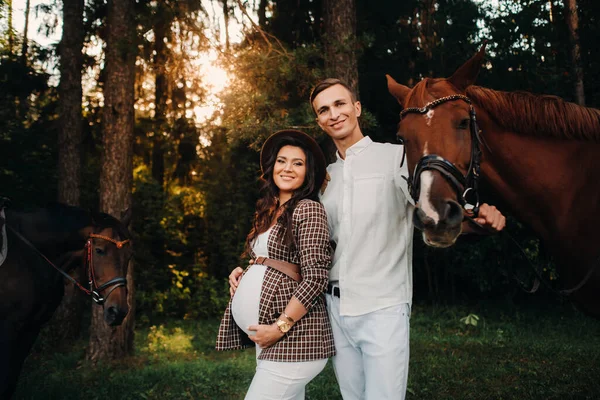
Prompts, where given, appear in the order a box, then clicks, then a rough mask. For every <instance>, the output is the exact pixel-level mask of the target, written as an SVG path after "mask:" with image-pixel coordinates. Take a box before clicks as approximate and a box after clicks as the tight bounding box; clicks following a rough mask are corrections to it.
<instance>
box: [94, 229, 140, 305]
mask: <svg viewBox="0 0 600 400" xmlns="http://www.w3.org/2000/svg"><path fill="white" fill-rule="evenodd" d="M92 238H98V239H103V240H106V241H108V242H111V243H114V244H115V246H117V249H121V248H122V247H123V245H125V244H127V243H129V239H127V240H122V241H118V240H115V239H113V238H110V237H108V236H103V235H98V234H95V233H90V236H89V238H88V240H87V241H86V243H85V249H86V254H87V257H86V262H87V265H88V281H89V285H90V289H89V291H88V290H86V292H87V293H88V294H90V295H91V296H92V300H94V301H95V302H96V303H97V304H100V305H102V304H104V301H106V299H107V298H108V296H110V294H111V293H112V292H113V291H114V290H115V289H117V288H119V287H121V286H125V287H127V278H125V277H116V278H113V279H111V280H109V281H108V282H105V283H103V284H102V285H100V286H98V284H97V283H96V277H95V274H94V265H93V264H92ZM108 288H111V289H110V290H109V291H108V293H107V294H106V296H102V295H101V293H102V292H103V291H104V290H106V289H108Z"/></svg>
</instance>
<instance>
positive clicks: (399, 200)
mask: <svg viewBox="0 0 600 400" xmlns="http://www.w3.org/2000/svg"><path fill="white" fill-rule="evenodd" d="M310 101H311V105H312V107H313V110H314V111H315V113H316V115H317V122H318V124H319V126H320V127H321V128H322V129H323V130H324V131H325V132H326V133H327V134H328V135H329V136H330V137H331V138H332V139H333V142H334V143H335V145H336V147H337V153H336V155H337V160H336V161H335V162H334V163H332V164H331V165H329V167H328V168H327V171H328V173H329V175H330V177H331V180H330V182H329V184H328V185H327V187H326V190H325V192H324V193H323V195H322V196H321V202H322V203H323V205H324V206H325V209H326V211H327V217H328V223H329V230H330V235H331V239H332V241H333V243H335V245H336V247H335V253H334V258H333V264H332V268H331V271H330V274H329V280H330V284H329V287H328V294H327V307H328V312H329V317H330V320H331V324H332V328H333V334H334V341H335V347H336V356H335V357H334V358H333V365H334V369H335V372H336V376H337V379H338V383H339V385H340V390H341V392H342V396H343V398H344V399H345V400H348V399H352V400H354V399H366V400H385V399H404V397H405V394H406V385H407V379H408V359H409V327H410V325H409V318H410V307H411V302H412V238H413V224H412V220H413V211H414V202H413V200H412V198H411V196H410V193H409V190H408V187H407V184H406V180H405V179H404V178H403V176H408V171H407V169H406V168H407V167H406V163H404V165H402V164H403V163H402V156H403V147H402V146H401V145H393V144H389V143H387V144H383V143H375V142H373V141H372V140H371V139H370V138H369V137H368V136H367V137H365V136H364V135H363V133H362V131H361V129H360V126H359V124H358V117H359V116H360V114H361V104H360V102H358V101H357V100H356V95H355V94H354V93H353V92H352V90H351V89H350V87H349V86H348V85H347V84H346V83H344V82H343V81H340V80H338V79H327V80H325V81H323V82H320V83H319V84H317V85H316V86H315V88H314V89H313V91H312V93H311V97H310ZM476 220H477V222H479V223H480V224H482V225H485V226H488V227H490V228H492V229H495V230H497V231H499V230H501V229H502V228H503V227H504V224H505V219H504V216H502V214H501V213H500V212H499V211H498V210H496V208H495V207H493V206H488V205H487V204H483V205H482V206H481V208H480V214H479V218H477V219H476Z"/></svg>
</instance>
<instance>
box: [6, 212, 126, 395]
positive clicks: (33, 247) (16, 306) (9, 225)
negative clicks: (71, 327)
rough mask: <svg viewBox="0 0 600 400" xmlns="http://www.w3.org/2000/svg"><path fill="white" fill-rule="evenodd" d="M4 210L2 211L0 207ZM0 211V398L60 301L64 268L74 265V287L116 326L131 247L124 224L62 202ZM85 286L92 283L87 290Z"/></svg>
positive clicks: (11, 387)
mask: <svg viewBox="0 0 600 400" xmlns="http://www.w3.org/2000/svg"><path fill="white" fill-rule="evenodd" d="M0 208H1V205H0ZM0 211H1V209H0ZM3 214H4V213H3V212H0V252H1V254H0V260H1V261H3V263H2V265H0V399H8V398H10V397H11V395H12V393H13V391H14V389H15V386H16V383H17V379H18V377H19V374H20V371H21V367H22V365H23V361H24V360H25V358H26V357H27V355H28V354H29V351H30V350H31V346H32V345H33V343H34V342H35V339H36V338H37V336H38V333H39V331H40V328H41V327H42V325H43V324H44V323H46V322H47V321H48V320H49V319H50V318H51V316H52V314H53V313H54V311H55V310H56V308H57V307H58V305H59V304H60V301H61V299H62V296H63V289H64V280H65V279H69V280H72V281H73V279H72V278H70V277H69V276H68V275H66V273H65V271H68V270H69V269H71V268H74V267H76V266H78V265H83V266H85V267H86V268H87V270H88V274H87V276H88V281H87V282H86V283H85V285H84V284H82V283H80V282H76V281H75V282H73V283H74V284H75V285H76V286H77V287H79V288H80V289H81V290H83V291H84V292H85V293H87V294H89V295H91V297H92V298H93V299H94V301H95V302H96V303H98V304H100V305H102V306H103V307H104V320H105V321H106V323H107V324H109V325H112V326H114V325H120V324H121V323H122V321H123V319H124V318H125V316H126V315H127V313H128V310H129V307H128V304H127V281H126V278H125V277H126V275H127V265H128V263H129V259H130V258H131V254H132V249H131V243H130V241H129V240H130V235H129V233H128V231H127V228H126V224H127V223H128V222H129V219H130V215H131V214H130V213H126V215H125V217H123V222H120V221H118V220H117V219H115V218H113V217H111V216H110V215H107V214H103V213H90V212H88V211H85V210H82V209H80V208H77V207H70V206H66V205H61V204H54V205H52V206H49V207H46V208H41V209H36V210H32V211H29V212H19V211H14V210H11V209H6V210H5V216H3ZM88 285H89V286H88Z"/></svg>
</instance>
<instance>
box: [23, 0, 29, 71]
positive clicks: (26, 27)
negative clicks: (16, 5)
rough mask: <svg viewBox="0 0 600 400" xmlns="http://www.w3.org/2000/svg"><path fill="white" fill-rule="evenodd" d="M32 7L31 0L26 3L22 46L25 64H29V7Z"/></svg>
mask: <svg viewBox="0 0 600 400" xmlns="http://www.w3.org/2000/svg"><path fill="white" fill-rule="evenodd" d="M30 7H31V2H30V0H27V2H26V3H25V26H24V27H23V44H22V46H21V59H22V62H23V65H25V64H27V44H28V43H27V40H28V39H27V31H28V30H29V9H30Z"/></svg>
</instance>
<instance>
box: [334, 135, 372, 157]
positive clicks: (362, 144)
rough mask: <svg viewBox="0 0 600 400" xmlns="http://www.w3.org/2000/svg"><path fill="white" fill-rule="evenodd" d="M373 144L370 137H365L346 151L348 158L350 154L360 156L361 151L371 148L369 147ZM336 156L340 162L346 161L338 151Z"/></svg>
mask: <svg viewBox="0 0 600 400" xmlns="http://www.w3.org/2000/svg"><path fill="white" fill-rule="evenodd" d="M371 143H373V140H371V138H370V137H368V136H365V137H363V138H362V139H360V140H359V141H358V142H356V143H354V144H353V145H352V146H350V147H348V148H347V149H346V157H347V156H348V154H353V155H358V154H359V153H360V152H361V151H363V150H364V149H366V148H367V147H369V145H370V144H371ZM335 155H336V157H337V159H338V160H342V161H343V160H344V159H343V158H342V157H341V156H340V152H339V151H336V152H335Z"/></svg>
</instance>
